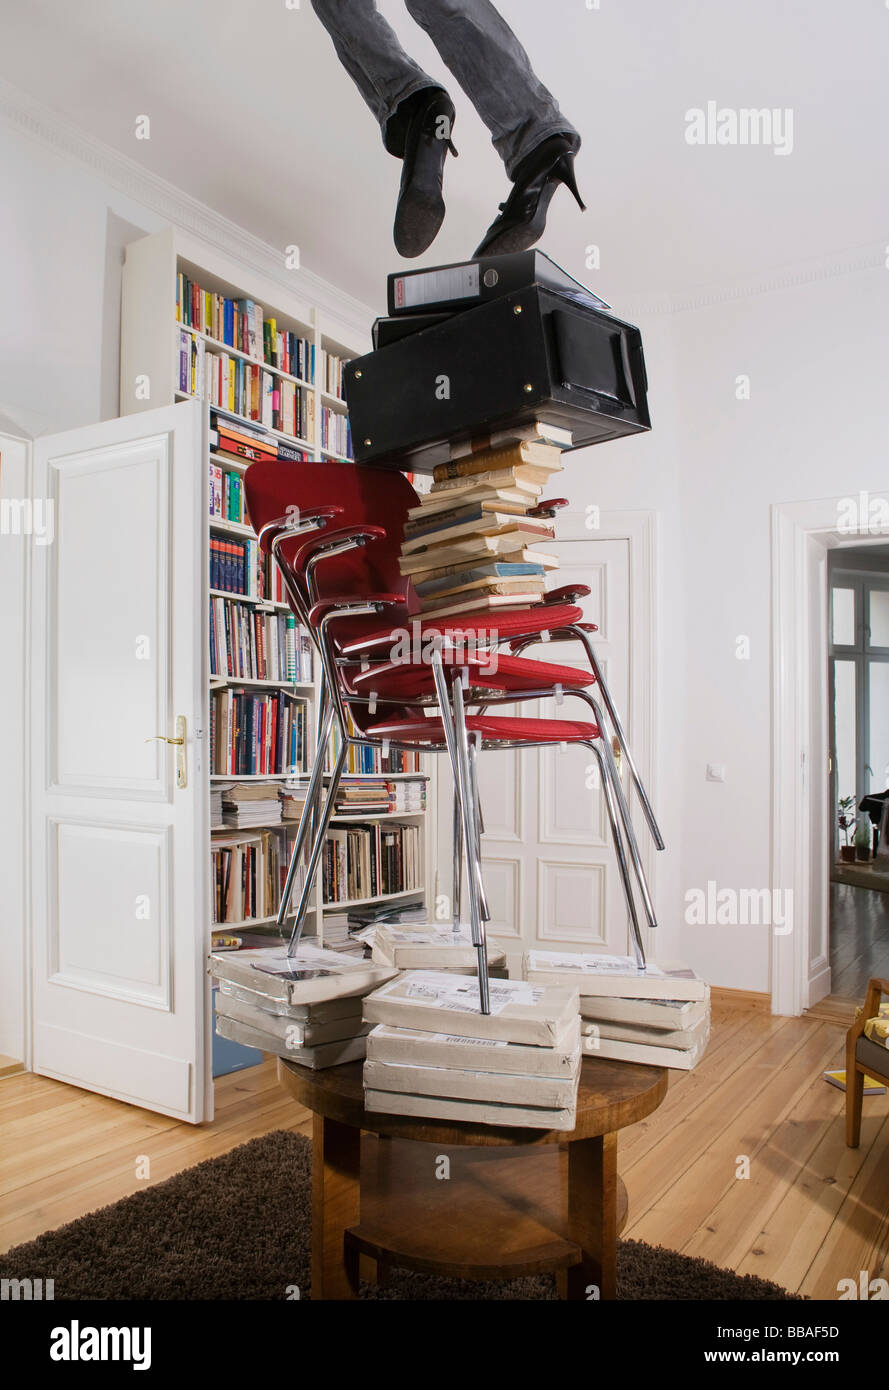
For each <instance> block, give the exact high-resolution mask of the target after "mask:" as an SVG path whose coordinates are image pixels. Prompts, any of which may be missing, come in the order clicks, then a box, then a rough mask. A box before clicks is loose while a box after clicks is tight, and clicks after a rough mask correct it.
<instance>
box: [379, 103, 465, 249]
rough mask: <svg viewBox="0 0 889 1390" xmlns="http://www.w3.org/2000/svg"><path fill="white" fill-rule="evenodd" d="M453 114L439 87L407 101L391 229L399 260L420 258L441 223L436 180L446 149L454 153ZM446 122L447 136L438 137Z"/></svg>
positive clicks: (441, 203)
mask: <svg viewBox="0 0 889 1390" xmlns="http://www.w3.org/2000/svg"><path fill="white" fill-rule="evenodd" d="M454 114H455V113H454V103H453V102H452V101H451V98H450V97H449V96H448V94H447V92H446V91H444V90H443V88H441V87H428V88H425V89H423V90H422V91H421V92H419V93H417V94H416V97H415V98H414V99H413V101H412V109H411V112H410V115H409V117H408V124H407V128H406V131H405V137H404V169H403V170H402V173H401V188H400V190H399V193H398V206H397V207H396V209H395V226H394V229H393V236H394V239H395V249H396V250H397V251H398V254H399V255H400V256H420V255H422V254H423V252H424V251H425V250H426V249H427V247H429V246H431V245H432V243H433V241H434V240H435V238H436V236H437V235H438V229H439V227H440V226H441V224H442V222H443V221H444V215H445V205H444V198H443V197H442V195H441V181H442V174H443V172H444V162H445V158H446V156H447V152H448V150H450V151H451V154H453V155H456V153H457V151H456V150H455V149H454V142H453V140H451V138H450V131H451V129H452V127H453V124H454ZM443 118H444V119H443ZM445 122H446V126H445V128H446V129H447V131H448V135H447V136H442V134H441V133H440V132H441V129H442V125H443V124H444V123H445Z"/></svg>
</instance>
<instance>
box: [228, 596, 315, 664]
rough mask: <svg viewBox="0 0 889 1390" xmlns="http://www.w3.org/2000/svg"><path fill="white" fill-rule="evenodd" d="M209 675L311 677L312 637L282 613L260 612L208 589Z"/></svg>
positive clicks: (251, 606)
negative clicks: (209, 594) (209, 593)
mask: <svg viewBox="0 0 889 1390" xmlns="http://www.w3.org/2000/svg"><path fill="white" fill-rule="evenodd" d="M214 587H215V586H214ZM303 639H305V640H303ZM210 674H211V676H221V677H226V678H238V679H241V680H262V681H281V682H282V683H286V682H299V683H308V682H310V681H311V680H312V647H311V641H310V639H309V637H308V633H306V632H305V631H304V629H301V628H298V627H297V626H296V624H295V623H294V622H293V621H292V619H291V618H290V617H289V615H287V614H285V613H266V612H262V611H261V610H258V609H256V608H255V607H253V605H252V604H246V603H238V602H237V600H233V599H227V598H222V597H221V595H218V594H211V596H210Z"/></svg>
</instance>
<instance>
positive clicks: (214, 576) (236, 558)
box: [210, 535, 269, 599]
mask: <svg viewBox="0 0 889 1390" xmlns="http://www.w3.org/2000/svg"><path fill="white" fill-rule="evenodd" d="M210 588H211V589H221V590H222V592H223V593H226V594H240V595H241V597H242V598H255V599H261V598H268V597H269V595H267V594H266V592H265V590H266V584H265V560H264V557H263V554H262V551H261V550H260V548H259V543H258V542H257V541H253V540H250V539H249V538H248V537H245V538H244V540H232V539H231V538H230V537H228V536H218V535H211V536H210Z"/></svg>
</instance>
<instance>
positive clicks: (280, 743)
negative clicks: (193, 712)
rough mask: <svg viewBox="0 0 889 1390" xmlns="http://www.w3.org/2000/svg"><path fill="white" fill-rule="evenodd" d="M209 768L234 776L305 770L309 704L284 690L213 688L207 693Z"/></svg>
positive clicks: (270, 774)
mask: <svg viewBox="0 0 889 1390" xmlns="http://www.w3.org/2000/svg"><path fill="white" fill-rule="evenodd" d="M210 746H211V749H212V750H213V771H214V772H215V773H217V774H223V775H225V776H233V777H256V776H260V777H269V776H280V775H283V774H290V775H294V776H295V775H296V774H297V773H302V772H305V771H306V760H307V757H308V708H307V705H306V702H305V701H304V700H297V699H295V698H294V697H293V696H292V695H291V694H289V693H288V692H287V691H285V690H276V691H270V692H268V693H265V692H263V693H261V694H260V693H257V692H256V691H251V690H237V689H226V690H214V691H212V692H211V695H210Z"/></svg>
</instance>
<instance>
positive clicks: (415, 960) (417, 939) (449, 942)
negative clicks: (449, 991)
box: [324, 922, 506, 975]
mask: <svg viewBox="0 0 889 1390" xmlns="http://www.w3.org/2000/svg"><path fill="white" fill-rule="evenodd" d="M324 930H325V932H326V931H327V924H326V923H325V927H324ZM485 955H486V956H487V960H488V968H489V970H494V971H497V970H502V969H504V967H505V965H506V952H505V951H502V950H500V948H499V947H498V946H494V945H493V944H492V943H491V942H487V943H486V948H485ZM372 959H373V960H375V961H376V963H377V964H378V965H389V966H392V967H393V968H394V969H395V970H446V971H448V972H449V973H452V974H457V975H474V974H475V972H476V969H477V968H478V954H477V951H476V948H475V947H474V946H473V944H472V939H471V937H470V935H469V931H468V930H467V929H466V928H465V927H460V928H459V929H458V930H456V931H455V930H454V928H453V927H452V926H448V925H445V924H444V923H441V922H412V923H407V924H405V925H402V924H399V923H395V922H379V923H378V924H377V927H376V930H375V932H374V942H373V952H372Z"/></svg>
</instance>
